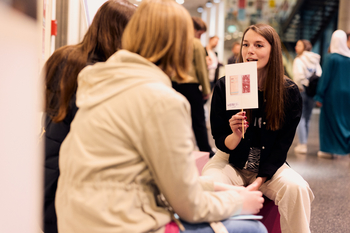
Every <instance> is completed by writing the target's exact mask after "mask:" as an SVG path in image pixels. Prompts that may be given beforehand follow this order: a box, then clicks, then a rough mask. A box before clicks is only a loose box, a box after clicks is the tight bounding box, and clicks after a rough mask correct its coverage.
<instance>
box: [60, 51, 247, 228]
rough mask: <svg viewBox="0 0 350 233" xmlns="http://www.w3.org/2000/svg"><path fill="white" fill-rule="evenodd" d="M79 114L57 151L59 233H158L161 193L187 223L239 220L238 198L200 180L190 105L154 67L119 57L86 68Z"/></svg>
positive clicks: (167, 216)
mask: <svg viewBox="0 0 350 233" xmlns="http://www.w3.org/2000/svg"><path fill="white" fill-rule="evenodd" d="M77 106H78V107H79V110H78V112H77V114H76V116H75V119H74V120H73V122H72V124H71V130H70V132H69V134H68V136H67V138H66V139H65V141H64V142H63V144H62V147H61V150H60V158H59V166H60V172H61V173H60V174H61V175H60V177H59V181H58V189H57V195H56V210H57V217H58V229H59V232H63V233H79V232H84V233H90V232H91V233H96V232H113V233H118V232H121V233H126V232H128V233H131V232H164V229H165V228H164V226H165V225H166V224H167V223H168V222H170V221H171V215H172V214H171V211H169V207H166V206H163V205H161V204H160V203H159V202H158V201H157V199H158V197H159V195H158V194H159V193H162V194H163V195H164V197H165V198H166V200H167V202H168V203H169V204H170V206H171V207H173V210H174V211H175V212H176V213H177V214H178V215H179V216H180V217H181V218H182V219H184V220H186V221H188V222H203V221H218V220H222V219H225V218H227V217H229V216H231V215H235V214H239V213H240V211H241V209H242V198H241V197H240V195H239V194H238V193H236V192H235V191H224V192H213V191H212V189H213V183H212V182H209V181H206V182H204V181H201V180H200V178H199V175H198V171H197V169H196V166H195V161H194V158H193V157H192V156H191V152H192V150H193V143H192V140H191V137H192V132H191V130H192V129H191V118H190V109H189V104H188V102H187V100H186V99H185V98H184V97H183V96H182V95H180V94H179V93H177V92H176V91H175V90H173V89H172V87H171V82H170V79H169V77H168V76H167V75H165V74H164V73H163V72H162V71H161V70H160V69H159V68H158V67H157V66H155V65H154V64H153V63H151V62H149V61H147V60H146V59H144V58H143V57H141V56H139V55H137V54H134V53H130V52H128V51H125V50H121V51H119V52H117V53H115V54H114V55H112V56H111V57H110V58H109V59H108V60H107V61H106V62H105V63H97V64H95V65H93V66H88V67H86V68H85V69H83V70H82V71H81V73H80V74H79V77H78V90H77Z"/></svg>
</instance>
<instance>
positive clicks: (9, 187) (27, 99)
mask: <svg viewBox="0 0 350 233" xmlns="http://www.w3.org/2000/svg"><path fill="white" fill-rule="evenodd" d="M40 30H42V28H40ZM0 32H1V33H0V51H1V53H0V129H1V130H0V232H1V233H8V232H9V233H34V232H35V233H37V232H39V226H40V225H41V218H40V214H41V209H42V207H41V203H42V201H41V199H42V196H41V194H42V167H43V165H42V164H43V157H42V151H41V150H40V149H39V148H40V147H39V145H38V128H39V121H38V112H39V106H40V104H39V98H38V94H39V93H40V92H41V90H40V89H39V88H38V86H39V85H38V83H39V78H38V72H39V60H40V56H41V55H40V54H39V52H38V51H40V50H39V46H38V44H39V41H41V38H40V36H39V35H40V33H39V29H38V24H37V23H36V21H34V20H33V19H31V18H28V17H26V16H24V15H22V14H21V13H18V12H13V11H12V10H10V8H8V6H5V5H3V4H2V3H0Z"/></svg>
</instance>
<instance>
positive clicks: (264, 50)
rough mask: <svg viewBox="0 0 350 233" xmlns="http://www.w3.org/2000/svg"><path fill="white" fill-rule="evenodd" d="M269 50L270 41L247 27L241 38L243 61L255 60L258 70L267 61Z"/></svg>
mask: <svg viewBox="0 0 350 233" xmlns="http://www.w3.org/2000/svg"><path fill="white" fill-rule="evenodd" d="M270 52H271V45H270V43H269V42H268V41H267V40H266V39H265V38H264V37H263V36H261V35H260V34H258V33H256V32H255V31H253V30H251V29H249V30H248V31H247V32H246V33H245V35H244V38H243V43H242V58H243V62H251V61H256V62H257V67H258V70H261V69H263V68H264V67H265V66H266V64H267V63H268V62H269V58H270Z"/></svg>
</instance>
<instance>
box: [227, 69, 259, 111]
mask: <svg viewBox="0 0 350 233" xmlns="http://www.w3.org/2000/svg"><path fill="white" fill-rule="evenodd" d="M225 70H226V80H225V81H226V110H241V109H252V108H258V107H259V103H258V76H257V63H256V62H246V63H236V64H230V65H226V66H225Z"/></svg>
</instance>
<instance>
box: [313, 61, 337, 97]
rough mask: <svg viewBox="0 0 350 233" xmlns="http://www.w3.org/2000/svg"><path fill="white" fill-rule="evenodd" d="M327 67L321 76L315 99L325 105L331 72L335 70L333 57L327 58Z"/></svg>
mask: <svg viewBox="0 0 350 233" xmlns="http://www.w3.org/2000/svg"><path fill="white" fill-rule="evenodd" d="M326 59H327V60H326V62H325V66H324V69H323V72H322V75H321V78H320V80H319V81H318V84H317V93H316V95H315V97H314V100H316V101H318V102H321V103H323V98H324V94H325V92H326V90H327V88H328V85H329V82H330V79H331V72H332V70H333V59H332V57H331V55H330V56H329V57H328V58H326Z"/></svg>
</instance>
